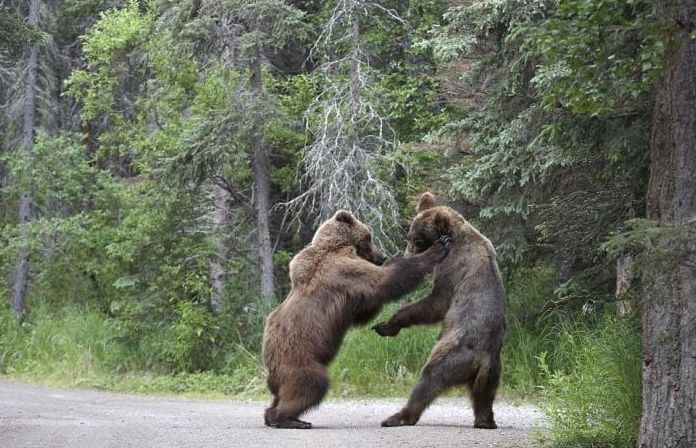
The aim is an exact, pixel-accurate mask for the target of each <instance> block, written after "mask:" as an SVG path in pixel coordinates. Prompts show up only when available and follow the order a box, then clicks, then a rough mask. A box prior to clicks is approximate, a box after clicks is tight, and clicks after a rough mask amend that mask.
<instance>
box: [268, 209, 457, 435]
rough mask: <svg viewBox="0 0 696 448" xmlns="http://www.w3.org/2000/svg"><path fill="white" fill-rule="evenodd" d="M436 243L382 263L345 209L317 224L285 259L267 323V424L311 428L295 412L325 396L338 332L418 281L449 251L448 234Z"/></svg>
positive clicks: (365, 232)
mask: <svg viewBox="0 0 696 448" xmlns="http://www.w3.org/2000/svg"><path fill="white" fill-rule="evenodd" d="M433 243H435V244H432V245H431V247H430V248H429V249H428V250H424V251H421V253H420V254H419V255H416V256H414V257H411V258H408V259H399V260H397V261H395V262H394V263H391V264H389V265H387V266H384V267H382V266H381V264H382V263H383V262H384V259H385V256H384V254H383V253H382V252H381V251H379V250H378V249H377V248H376V247H375V246H374V245H373V244H372V237H371V235H370V230H369V229H368V228H367V226H365V224H363V223H362V222H360V221H359V220H358V219H357V218H355V217H354V216H353V215H352V214H351V213H350V212H347V211H344V210H341V211H339V212H337V213H336V214H335V215H334V216H333V217H332V218H331V219H329V220H327V221H326V222H324V223H323V224H322V225H321V226H320V227H319V229H318V230H317V232H316V234H315V235H314V238H313V239H312V242H311V243H310V244H309V245H308V246H307V247H305V248H304V249H303V250H302V251H300V252H299V253H298V254H297V255H296V256H295V257H294V258H293V259H292V261H291V262H290V280H291V282H292V288H291V290H290V294H289V295H288V296H287V298H286V299H285V301H283V303H281V304H280V305H279V306H278V308H276V309H275V310H274V311H273V312H272V313H271V314H270V315H269V316H268V318H267V320H266V328H265V330H264V334H263V362H264V365H265V367H266V368H267V369H268V388H269V389H270V391H271V393H272V394H273V403H272V405H271V407H269V408H268V409H266V413H265V416H264V417H265V423H266V425H268V426H273V427H276V428H298V429H307V428H311V427H312V425H311V423H308V422H304V421H302V420H299V418H298V417H299V416H300V415H301V414H302V413H304V412H305V411H307V410H308V409H310V408H311V407H314V406H316V405H318V404H319V403H320V402H321V400H322V399H323V398H324V395H325V394H326V391H327V389H328V387H329V379H328V376H327V374H326V368H327V366H328V365H329V363H330V362H331V361H332V360H333V358H334V356H335V355H336V353H337V352H338V349H339V347H340V345H341V342H342V341H343V336H344V335H345V333H346V332H347V331H348V329H349V328H350V327H351V326H352V325H354V324H365V323H367V322H369V321H370V320H371V319H372V318H374V317H375V316H376V315H377V313H378V312H379V311H380V310H381V308H382V305H384V304H385V303H386V302H389V301H391V300H394V299H396V298H398V297H400V296H402V295H404V294H406V293H408V292H410V291H411V290H413V289H415V288H416V287H417V286H418V285H419V284H420V283H421V282H422V281H423V279H424V277H425V276H426V275H427V274H428V273H430V272H431V271H432V270H433V268H434V267H435V265H436V264H437V263H439V262H441V261H442V260H443V259H444V258H445V257H446V256H447V253H448V251H449V243H448V238H446V237H445V238H441V239H440V240H438V241H437V242H435V241H433Z"/></svg>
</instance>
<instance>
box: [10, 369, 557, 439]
mask: <svg viewBox="0 0 696 448" xmlns="http://www.w3.org/2000/svg"><path fill="white" fill-rule="evenodd" d="M403 401H404V400H357V401H334V402H327V403H324V404H322V405H321V406H320V407H319V408H317V409H315V410H314V411H312V412H310V413H309V414H307V415H306V416H305V417H306V418H304V419H305V420H308V421H310V422H312V423H313V424H314V426H315V428H314V429H310V430H287V429H286V430H281V429H272V428H267V427H265V426H264V425H263V417H262V416H263V410H264V408H265V407H266V406H267V403H262V402H238V401H205V400H189V399H184V398H171V397H152V396H138V395H124V394H116V393H109V392H100V391H93V390H80V389H52V388H45V387H40V386H32V385H26V384H20V383H15V382H11V381H8V380H3V379H0V447H2V448H30V447H31V448H39V447H41V448H44V447H46V448H49V447H50V448H54V447H61V448H62V447H69V448H83V447H84V448H107V447H114V448H127V447H146V448H150V447H153V448H154V447H157V448H159V447H167V448H168V447H195V448H208V447H230V448H231V447H243V448H246V447H263V448H294V447H298V448H299V447H302V448H304V447H321V448H329V447H359V448H368V447H399V448H401V447H454V446H457V447H477V448H479V447H528V446H531V445H532V444H533V439H532V437H531V436H530V432H531V431H532V430H533V428H534V426H535V425H536V424H538V423H540V422H541V421H542V418H543V417H542V415H541V414H540V412H539V411H538V410H537V409H535V408H534V407H532V406H529V405H524V406H513V405H510V404H506V403H496V407H495V412H496V420H497V423H498V426H499V429H496V430H482V429H474V428H473V427H472V424H473V415H472V412H471V407H470V406H469V403H468V401H467V400H466V399H451V398H447V399H442V400H439V401H437V402H436V403H435V404H433V405H432V406H431V407H430V409H428V410H427V411H426V413H425V414H424V415H423V418H422V419H421V421H420V422H419V423H418V424H417V425H416V426H410V427H401V428H381V427H380V426H379V422H380V421H381V420H382V419H384V418H385V417H388V416H389V415H391V414H392V413H393V412H395V411H397V410H398V409H399V407H400V406H401V405H402V404H403Z"/></svg>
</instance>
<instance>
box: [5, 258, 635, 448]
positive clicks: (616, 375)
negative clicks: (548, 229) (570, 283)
mask: <svg viewBox="0 0 696 448" xmlns="http://www.w3.org/2000/svg"><path fill="white" fill-rule="evenodd" d="M549 283H550V281H548V272H543V271H540V272H537V271H533V272H531V273H527V274H526V275H524V276H523V277H522V278H512V279H509V284H512V285H513V286H512V287H510V288H509V290H508V316H509V317H508V330H507V334H506V341H505V345H504V348H503V354H502V356H503V378H502V387H501V389H500V392H499V397H502V398H503V399H505V400H507V401H513V402H515V401H531V402H534V403H536V404H537V405H538V406H539V407H540V408H541V409H542V410H543V411H544V413H545V414H546V415H547V417H548V421H549V423H550V431H549V432H548V433H546V434H545V436H544V437H545V438H546V439H547V441H548V443H549V444H550V445H551V446H555V447H571V448H604V447H606V448H609V447H612V448H614V447H616V448H623V447H629V446H634V444H635V440H636V434H637V429H638V424H639V420H640V413H641V369H640V367H641V360H640V331H639V328H638V325H637V323H636V322H635V319H630V318H629V319H619V318H617V317H615V316H614V315H613V313H612V310H609V311H608V312H601V311H596V312H594V313H593V314H591V315H582V316H579V315H572V314H571V315H568V314H564V313H559V312H553V313H546V314H542V315H540V316H534V318H533V319H529V318H528V317H526V315H525V310H528V309H539V304H540V303H543V302H544V301H546V300H548V299H549V297H550V296H549V294H551V292H550V288H549V287H548V286H546V285H547V284H549ZM422 294H423V292H422V291H421V293H420V294H414V295H412V296H411V297H409V298H406V299H405V300H404V301H402V302H400V303H396V304H392V305H390V306H388V307H386V308H385V310H383V312H382V313H381V315H380V316H379V317H378V318H377V319H376V321H380V320H384V319H387V318H388V317H389V316H390V315H391V314H392V313H393V312H394V311H395V310H396V308H398V307H399V306H401V305H402V304H403V303H404V302H407V301H409V300H413V298H415V297H420V296H422ZM185 311H186V313H189V311H190V310H185ZM185 316H187V317H186V319H188V321H184V320H182V321H181V322H178V323H175V325H173V326H172V327H171V328H175V329H178V330H179V331H181V334H183V335H184V336H185V337H179V338H178V339H177V334H176V333H168V334H169V336H170V337H172V338H174V341H173V342H174V343H175V344H179V345H173V346H174V347H175V348H177V350H178V351H175V353H177V354H180V353H184V354H185V353H193V352H195V351H196V350H197V348H196V347H198V345H196V344H197V343H198V336H200V335H198V336H197V332H196V331H192V328H193V327H191V326H190V325H189V326H187V325H188V324H186V325H184V324H185V323H186V322H193V323H196V325H198V322H201V321H200V319H199V318H198V316H197V315H193V316H191V315H189V314H186V315H185ZM182 322H183V323H182ZM205 325H211V326H210V327H205V328H213V327H214V325H213V324H209V323H205ZM251 328H259V329H260V326H258V325H256V326H253V325H252V326H251ZM254 331H259V330H254ZM438 333H439V327H437V326H434V327H414V328H409V329H405V330H403V331H402V332H401V333H400V334H399V335H398V336H397V337H394V338H382V337H379V336H378V335H377V334H375V333H374V332H373V331H372V330H370V328H369V326H366V327H362V328H357V329H353V330H351V331H349V332H348V334H347V336H346V338H345V341H344V344H343V346H342V349H341V351H340V352H339V354H338V356H337V358H336V359H335V361H334V363H333V364H332V365H331V368H330V377H331V381H332V387H331V390H330V393H329V397H328V398H329V399H341V398H356V397H401V398H405V397H407V396H408V394H409V393H410V391H411V389H412V388H413V386H414V385H415V384H416V381H417V380H418V377H419V374H420V370H421V368H422V366H423V364H424V363H425V361H426V359H427V357H428V354H429V352H430V350H431V348H432V346H433V345H434V343H435V341H436V339H437V336H438ZM251 336H252V337H251V338H250V339H252V340H256V341H258V340H259V338H258V334H254V335H251ZM140 339H141V341H140V342H139V344H138V345H137V346H136V347H135V348H133V347H132V346H126V347H125V348H124V338H123V335H122V334H121V333H120V332H119V329H118V328H117V325H116V324H115V323H114V320H113V319H110V318H108V317H106V316H104V315H103V313H101V312H99V311H97V310H93V309H84V308H77V307H67V308H63V309H62V310H61V311H58V312H56V311H49V310H48V309H44V308H41V307H38V308H36V309H34V310H33V312H32V315H31V317H30V319H29V320H27V321H25V322H23V323H19V322H18V321H17V320H16V319H15V318H14V317H12V316H11V315H10V313H9V311H8V310H7V309H6V308H5V309H2V310H0V374H3V375H6V376H7V377H9V378H12V379H16V380H19V381H25V382H32V383H40V384H46V385H51V386H63V387H72V386H76V387H88V388H97V389H104V390H111V391H118V392H130V393H142V394H150V393H155V394H161V395H169V394H177V395H184V396H190V397H206V398H213V399H215V398H228V399H229V398H234V399H256V400H262V401H265V400H269V399H270V395H269V393H268V391H267V390H266V385H265V378H264V371H263V367H262V365H261V361H260V354H259V347H258V342H257V343H256V344H257V345H256V346H255V347H252V348H247V347H245V346H243V345H240V344H239V343H235V342H229V341H230V339H227V341H228V343H227V344H226V345H225V344H223V345H219V344H218V346H215V347H214V348H215V350H217V353H216V355H215V356H216V358H215V359H216V360H218V361H215V362H211V363H210V365H211V366H212V368H210V369H207V370H193V371H186V370H184V369H182V368H178V369H177V368H174V367H173V366H176V364H171V363H166V362H165V363H160V364H157V363H155V362H154V361H152V360H157V359H161V358H162V354H161V353H150V352H153V351H154V350H156V349H157V348H158V347H165V348H166V347H171V346H172V341H166V340H165V341H156V340H153V339H152V338H150V339H148V338H146V337H145V336H143V337H142V338H140ZM160 339H163V337H160ZM189 340H190V341H191V343H190V344H189V342H187V341H189ZM128 341H130V342H129V343H131V344H132V341H133V338H132V336H131V337H130V338H129V339H128ZM158 344H159V345H158ZM168 344H169V345H168ZM181 344H183V346H181V347H180V349H179V346H180V345H181ZM209 346H210V347H213V345H209ZM205 355H206V353H200V350H199V351H198V353H196V356H198V357H201V356H203V357H205ZM177 356H179V355H177ZM211 356H212V355H211ZM128 357H132V358H133V359H131V360H128V359H124V358H128ZM137 357H140V358H138V359H135V358H137ZM180 365H185V364H180ZM134 366H135V367H138V366H141V367H142V366H145V368H134ZM449 394H450V395H452V396H457V395H461V394H463V392H462V390H461V389H459V390H452V391H450V392H449Z"/></svg>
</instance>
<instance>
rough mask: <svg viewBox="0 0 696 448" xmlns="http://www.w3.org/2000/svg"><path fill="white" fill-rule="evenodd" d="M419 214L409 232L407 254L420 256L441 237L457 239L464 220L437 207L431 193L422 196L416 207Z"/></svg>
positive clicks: (450, 211) (446, 208) (444, 208)
mask: <svg viewBox="0 0 696 448" xmlns="http://www.w3.org/2000/svg"><path fill="white" fill-rule="evenodd" d="M416 212H417V213H418V214H417V215H416V217H415V218H414V219H413V222H412V223H411V228H410V229H409V231H408V235H407V238H408V246H407V247H406V253H407V254H418V253H421V252H423V251H425V250H426V249H428V248H429V247H430V246H432V245H433V243H434V242H435V241H437V240H438V239H439V238H440V237H441V236H443V235H448V236H449V237H450V238H453V241H454V240H455V239H456V238H455V236H456V234H457V233H458V230H459V228H460V227H461V223H464V222H465V221H464V218H463V217H462V216H461V215H460V214H459V213H457V212H456V211H454V210H453V209H451V208H449V207H442V206H437V205H436V204H435V197H434V196H433V195H432V193H430V192H425V193H423V194H422V195H421V197H420V199H419V200H418V205H417V206H416Z"/></svg>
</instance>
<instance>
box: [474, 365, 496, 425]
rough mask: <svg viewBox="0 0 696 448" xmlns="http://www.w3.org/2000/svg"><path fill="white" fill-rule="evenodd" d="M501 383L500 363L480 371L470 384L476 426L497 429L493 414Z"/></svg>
mask: <svg viewBox="0 0 696 448" xmlns="http://www.w3.org/2000/svg"><path fill="white" fill-rule="evenodd" d="M499 383H500V363H499V362H498V363H496V364H495V365H493V366H491V367H490V368H489V369H486V371H479V372H478V374H477V375H476V379H475V381H473V382H472V384H471V385H470V387H471V400H472V402H473V405H474V428H481V429H496V428H497V427H498V425H496V423H495V418H494V415H493V400H495V393H496V391H497V389H498V384H499Z"/></svg>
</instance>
